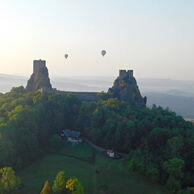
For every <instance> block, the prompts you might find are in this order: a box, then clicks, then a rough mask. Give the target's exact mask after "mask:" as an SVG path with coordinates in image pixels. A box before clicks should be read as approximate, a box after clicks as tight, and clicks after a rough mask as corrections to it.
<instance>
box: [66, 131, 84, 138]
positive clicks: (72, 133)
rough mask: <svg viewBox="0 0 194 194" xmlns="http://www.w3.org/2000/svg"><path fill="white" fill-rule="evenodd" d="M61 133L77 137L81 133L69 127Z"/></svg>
mask: <svg viewBox="0 0 194 194" xmlns="http://www.w3.org/2000/svg"><path fill="white" fill-rule="evenodd" d="M63 134H64V135H65V136H66V137H74V138H79V137H80V135H81V133H80V132H79V131H73V130H70V129H65V130H63Z"/></svg>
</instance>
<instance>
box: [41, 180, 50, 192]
mask: <svg viewBox="0 0 194 194" xmlns="http://www.w3.org/2000/svg"><path fill="white" fill-rule="evenodd" d="M40 194H52V190H51V187H50V185H49V182H48V181H46V182H45V183H44V186H43V188H42V191H41V192H40Z"/></svg>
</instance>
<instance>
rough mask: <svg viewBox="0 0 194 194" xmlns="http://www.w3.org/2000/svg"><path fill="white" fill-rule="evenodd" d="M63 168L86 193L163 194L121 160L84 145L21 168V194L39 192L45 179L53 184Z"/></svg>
mask: <svg viewBox="0 0 194 194" xmlns="http://www.w3.org/2000/svg"><path fill="white" fill-rule="evenodd" d="M60 170H64V171H65V172H66V174H67V175H68V176H71V177H73V176H76V177H77V178H78V179H79V180H80V182H81V183H82V184H83V185H84V187H85V191H86V194H101V193H102V194H166V193H167V192H166V190H165V189H164V188H163V187H161V186H160V185H157V184H152V183H151V182H149V181H148V180H147V179H145V178H144V177H141V176H139V175H137V174H135V173H129V172H127V170H126V164H125V162H124V161H121V160H113V159H110V158H107V157H106V156H104V154H103V153H99V152H96V151H95V150H93V149H92V148H91V147H90V146H89V145H87V144H80V145H77V146H71V145H69V144H67V145H65V146H64V149H62V150H61V151H60V152H59V153H57V154H48V155H47V156H45V157H44V158H42V159H41V160H39V161H37V162H36V163H34V164H33V165H31V166H29V167H27V168H26V169H24V170H22V171H20V172H19V173H18V175H19V176H20V177H21V180H22V183H23V188H22V190H21V191H20V193H22V194H23V193H25V194H26V193H28V194H38V193H40V190H41V187H42V185H43V183H44V181H45V180H49V183H50V185H52V183H53V180H54V177H55V175H56V174H57V172H59V171H60Z"/></svg>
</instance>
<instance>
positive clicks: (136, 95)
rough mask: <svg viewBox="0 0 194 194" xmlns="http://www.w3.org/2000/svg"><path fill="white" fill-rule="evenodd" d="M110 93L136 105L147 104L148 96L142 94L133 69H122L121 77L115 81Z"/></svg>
mask: <svg viewBox="0 0 194 194" xmlns="http://www.w3.org/2000/svg"><path fill="white" fill-rule="evenodd" d="M108 93H109V94H111V95H112V97H114V98H118V99H120V100H123V101H126V102H128V103H129V104H131V105H134V106H138V107H143V106H145V105H146V101H147V98H146V97H144V98H143V97H142V96H141V94H140V91H139V88H138V85H137V82H136V80H135V78H134V76H133V70H128V71H126V70H120V71H119V77H118V78H117V79H116V80H115V81H114V85H113V87H112V88H109V90H108Z"/></svg>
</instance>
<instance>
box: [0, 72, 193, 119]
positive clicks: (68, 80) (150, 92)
mask: <svg viewBox="0 0 194 194" xmlns="http://www.w3.org/2000/svg"><path fill="white" fill-rule="evenodd" d="M114 78H115V77H100V76H96V77H90V76H86V77H84V76H79V77H78V76H75V77H53V78H51V83H52V85H53V87H55V88H58V89H60V90H66V91H88V92H100V91H107V90H108V88H109V87H111V86H112V84H113V81H114ZM27 80H28V77H25V76H17V75H6V74H0V92H2V93H5V92H8V91H9V90H10V89H11V88H12V87H17V86H20V85H23V86H26V83H27ZM137 82H138V85H139V87H140V91H141V92H142V94H143V96H144V95H146V96H147V97H148V106H151V105H152V104H156V105H160V106H162V107H169V108H170V109H171V110H173V111H175V112H177V113H178V114H180V115H182V116H183V117H185V118H194V108H193V107H194V81H185V80H170V79H138V80H137Z"/></svg>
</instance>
